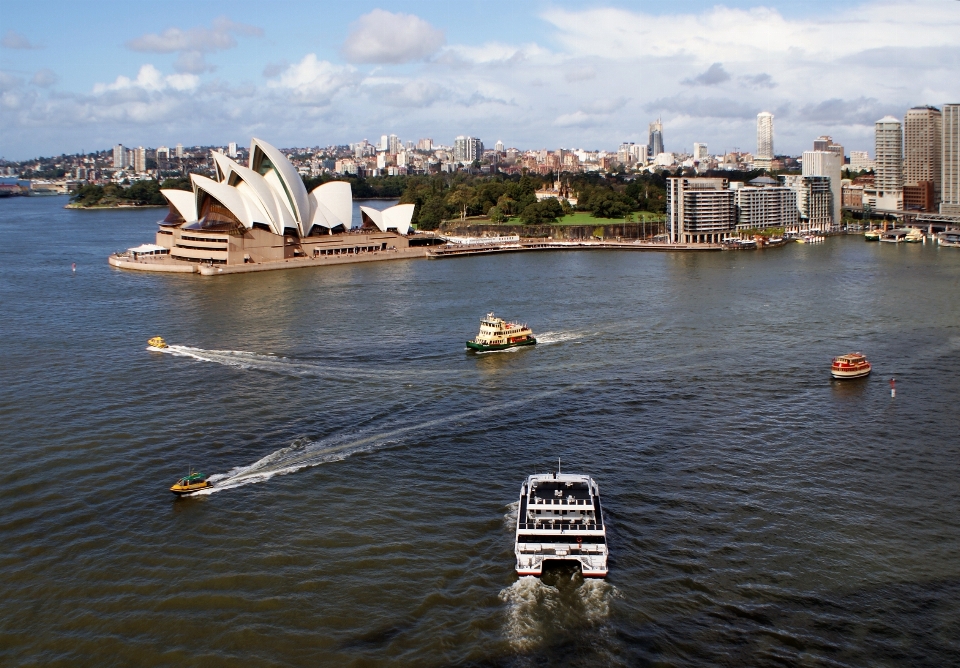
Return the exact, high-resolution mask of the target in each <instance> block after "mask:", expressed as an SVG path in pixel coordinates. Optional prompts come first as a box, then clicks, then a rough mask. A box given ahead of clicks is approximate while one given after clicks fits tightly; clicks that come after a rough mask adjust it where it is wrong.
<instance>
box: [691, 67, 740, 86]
mask: <svg viewBox="0 0 960 668" xmlns="http://www.w3.org/2000/svg"><path fill="white" fill-rule="evenodd" d="M729 80H730V75H729V74H728V73H727V71H726V70H725V69H723V63H714V64H713V65H711V66H710V67H708V68H707V71H706V72H701V73H700V74H698V75H697V76H695V77H693V78H692V79H684V80H683V81H681V82H680V83H682V84H683V85H684V86H716V85H717V84H722V83H723V82H724V81H729Z"/></svg>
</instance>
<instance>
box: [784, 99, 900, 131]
mask: <svg viewBox="0 0 960 668" xmlns="http://www.w3.org/2000/svg"><path fill="white" fill-rule="evenodd" d="M889 111H890V110H889V109H888V108H885V107H884V105H881V104H880V102H879V101H878V100H877V99H876V98H872V97H859V98H856V99H854V100H842V99H840V98H832V99H829V100H824V101H823V102H818V103H817V104H808V105H806V106H804V107H801V108H800V117H801V118H802V119H804V120H807V121H814V122H818V123H832V124H839V125H858V124H859V125H873V123H874V122H875V121H876V120H877V119H878V118H881V117H882V116H884V115H885V114H886V113H888V112H889ZM896 111H897V113H898V114H899V113H902V112H901V111H900V110H896Z"/></svg>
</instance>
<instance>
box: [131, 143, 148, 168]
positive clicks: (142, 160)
mask: <svg viewBox="0 0 960 668" xmlns="http://www.w3.org/2000/svg"><path fill="white" fill-rule="evenodd" d="M133 169H134V171H136V172H137V173H140V172H145V171H147V149H145V148H144V147H142V146H139V147H137V149H136V150H135V151H134V152H133Z"/></svg>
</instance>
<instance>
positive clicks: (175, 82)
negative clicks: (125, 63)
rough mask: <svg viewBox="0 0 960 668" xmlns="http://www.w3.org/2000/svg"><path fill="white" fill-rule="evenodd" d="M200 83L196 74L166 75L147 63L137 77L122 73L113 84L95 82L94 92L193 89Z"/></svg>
mask: <svg viewBox="0 0 960 668" xmlns="http://www.w3.org/2000/svg"><path fill="white" fill-rule="evenodd" d="M199 85H200V78H199V77H198V76H196V75H195V74H168V75H167V76H164V75H163V73H161V72H160V70H158V69H157V68H156V67H154V66H153V65H150V64H147V65H143V66H141V67H140V71H139V72H137V78H136V79H130V78H129V77H125V76H123V75H120V76H118V77H117V78H116V80H115V81H114V82H113V83H111V84H102V83H98V84H94V86H93V92H94V94H100V93H106V92H108V91H116V90H126V89H130V88H139V89H141V90H144V91H148V92H156V91H162V90H164V89H168V88H169V89H173V90H176V91H186V90H193V89H195V88H196V87H197V86H199Z"/></svg>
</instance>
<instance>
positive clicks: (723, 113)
mask: <svg viewBox="0 0 960 668" xmlns="http://www.w3.org/2000/svg"><path fill="white" fill-rule="evenodd" d="M645 109H646V110H647V111H649V112H651V113H659V112H661V111H669V112H673V113H674V114H676V115H678V116H693V117H697V118H743V119H750V118H755V117H756V115H757V112H758V108H757V106H756V105H755V104H753V103H751V102H750V101H747V100H741V99H737V100H733V99H731V98H726V97H700V96H698V95H697V96H689V95H674V96H671V97H661V98H659V99H656V100H653V101H652V102H650V103H648V104H646V105H645Z"/></svg>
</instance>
